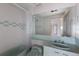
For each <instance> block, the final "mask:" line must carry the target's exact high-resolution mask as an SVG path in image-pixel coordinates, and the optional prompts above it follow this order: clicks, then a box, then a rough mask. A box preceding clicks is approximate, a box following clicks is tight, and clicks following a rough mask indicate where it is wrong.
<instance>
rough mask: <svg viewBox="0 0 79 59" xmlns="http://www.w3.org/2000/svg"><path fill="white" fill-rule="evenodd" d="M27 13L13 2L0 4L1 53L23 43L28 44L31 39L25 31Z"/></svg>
mask: <svg viewBox="0 0 79 59" xmlns="http://www.w3.org/2000/svg"><path fill="white" fill-rule="evenodd" d="M27 15H28V14H26V13H25V12H24V11H23V10H21V9H20V8H18V7H16V6H14V5H12V4H7V3H5V4H3V3H2V4H0V53H3V52H4V51H6V50H8V49H10V48H13V47H16V46H19V45H22V44H25V45H27V44H28V42H29V39H27V37H26V32H25V31H26V30H25V29H26V28H25V26H26V24H25V23H26V18H27V17H26V16H27Z"/></svg>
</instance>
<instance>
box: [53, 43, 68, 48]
mask: <svg viewBox="0 0 79 59" xmlns="http://www.w3.org/2000/svg"><path fill="white" fill-rule="evenodd" d="M52 44H53V45H54V46H57V47H60V48H64V49H66V48H69V47H68V46H67V45H66V44H62V43H52Z"/></svg>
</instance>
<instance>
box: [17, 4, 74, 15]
mask: <svg viewBox="0 0 79 59" xmlns="http://www.w3.org/2000/svg"><path fill="white" fill-rule="evenodd" d="M17 5H19V6H21V7H23V8H24V9H25V10H28V11H30V12H31V13H32V15H39V16H48V15H55V14H58V13H63V12H65V11H66V10H67V8H69V7H72V6H75V3H17ZM51 10H57V11H56V12H51Z"/></svg>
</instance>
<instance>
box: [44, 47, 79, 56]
mask: <svg viewBox="0 0 79 59" xmlns="http://www.w3.org/2000/svg"><path fill="white" fill-rule="evenodd" d="M44 56H79V54H76V53H72V52H69V51H64V50H60V49H56V48H53V47H48V46H44Z"/></svg>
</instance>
